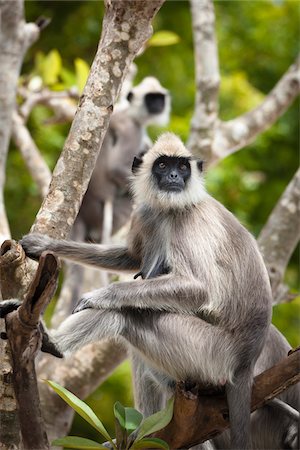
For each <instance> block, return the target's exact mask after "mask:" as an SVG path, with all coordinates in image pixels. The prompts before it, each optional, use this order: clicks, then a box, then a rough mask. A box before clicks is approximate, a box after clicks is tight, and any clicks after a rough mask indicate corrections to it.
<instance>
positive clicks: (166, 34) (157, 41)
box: [147, 30, 180, 47]
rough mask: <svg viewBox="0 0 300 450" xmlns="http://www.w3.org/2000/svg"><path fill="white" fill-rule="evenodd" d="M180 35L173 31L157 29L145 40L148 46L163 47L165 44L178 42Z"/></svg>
mask: <svg viewBox="0 0 300 450" xmlns="http://www.w3.org/2000/svg"><path fill="white" fill-rule="evenodd" d="M179 41H180V37H179V36H178V34H176V33H173V31H167V30H162V31H157V32H156V33H154V34H153V36H152V37H151V38H150V39H149V41H148V42H147V46H148V47H164V46H166V45H174V44H178V42H179Z"/></svg>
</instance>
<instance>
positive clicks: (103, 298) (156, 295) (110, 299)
mask: <svg viewBox="0 0 300 450" xmlns="http://www.w3.org/2000/svg"><path fill="white" fill-rule="evenodd" d="M206 300H207V291H206V289H205V287H204V286H203V284H202V283H201V282H200V281H197V280H195V279H193V278H191V277H190V278H186V277H179V276H174V275H172V274H168V275H163V276H160V277H157V278H151V279H148V280H143V281H129V282H120V283H112V284H110V285H109V286H107V287H105V288H102V289H99V290H96V291H92V292H89V293H87V294H85V295H84V296H83V297H82V299H81V300H80V301H79V303H78V305H77V307H76V308H75V311H74V312H78V311H81V310H83V309H87V308H95V309H106V308H108V309H110V308H112V309H118V308H123V307H132V308H147V309H151V310H159V311H173V312H183V313H184V312H186V311H189V312H191V311H195V312H197V311H198V310H199V306H201V304H203V303H204V302H205V301H206Z"/></svg>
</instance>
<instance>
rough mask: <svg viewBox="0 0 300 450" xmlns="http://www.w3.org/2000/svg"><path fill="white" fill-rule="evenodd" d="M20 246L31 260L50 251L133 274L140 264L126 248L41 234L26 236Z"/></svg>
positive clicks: (62, 256)
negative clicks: (52, 237) (59, 238)
mask: <svg viewBox="0 0 300 450" xmlns="http://www.w3.org/2000/svg"><path fill="white" fill-rule="evenodd" d="M20 244H21V245H22V247H23V248H24V250H25V253H26V255H27V256H29V257H30V258H33V259H38V258H39V256H40V255H41V254H42V252H43V251H44V250H50V251H53V252H54V253H55V254H56V255H57V256H60V257H61V258H65V259H70V260H72V261H74V262H77V263H79V264H88V265H92V266H96V267H100V268H102V269H107V270H113V271H120V272H127V271H129V272H131V271H132V272H135V271H136V270H138V269H139V268H140V264H141V262H140V261H138V260H137V259H135V258H133V257H132V256H131V255H130V253H129V250H128V247H126V246H106V245H96V244H85V243H81V242H73V241H63V240H62V241H60V240H56V239H51V238H50V237H48V236H45V235H42V234H28V235H26V236H24V237H23V239H22V240H21V241H20Z"/></svg>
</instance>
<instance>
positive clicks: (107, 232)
mask: <svg viewBox="0 0 300 450" xmlns="http://www.w3.org/2000/svg"><path fill="white" fill-rule="evenodd" d="M112 228H113V203H112V201H111V200H106V201H105V202H104V208H103V226H102V238H101V243H102V244H110V240H111V235H112Z"/></svg>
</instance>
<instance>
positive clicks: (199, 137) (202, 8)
mask: <svg viewBox="0 0 300 450" xmlns="http://www.w3.org/2000/svg"><path fill="white" fill-rule="evenodd" d="M190 3H191V12H192V25H193V36H194V55H195V72H196V99H195V110H194V115H193V118H192V122H191V133H190V137H189V140H188V143H187V146H188V148H189V149H190V150H191V151H192V152H193V153H194V154H196V155H199V156H201V157H202V158H204V159H205V160H209V159H210V155H211V152H212V144H213V136H214V128H215V125H216V121H217V118H218V109H219V105H218V94H219V84H220V73H219V60H218V50H217V43H216V37H215V13H214V5H213V2H212V0H201V1H199V0H190Z"/></svg>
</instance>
